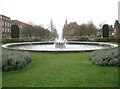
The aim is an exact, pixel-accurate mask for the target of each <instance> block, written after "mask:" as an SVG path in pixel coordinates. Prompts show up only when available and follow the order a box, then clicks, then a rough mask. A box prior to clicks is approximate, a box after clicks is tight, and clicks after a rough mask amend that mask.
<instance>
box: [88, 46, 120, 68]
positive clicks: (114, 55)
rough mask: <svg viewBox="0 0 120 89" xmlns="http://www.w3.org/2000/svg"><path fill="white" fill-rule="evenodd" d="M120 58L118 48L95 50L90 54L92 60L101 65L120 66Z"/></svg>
mask: <svg viewBox="0 0 120 89" xmlns="http://www.w3.org/2000/svg"><path fill="white" fill-rule="evenodd" d="M119 58H120V55H119V54H118V49H117V48H115V49H107V50H100V51H95V52H93V53H92V54H91V56H90V60H91V61H92V62H93V63H95V64H96V65H100V66H118V67H120V61H119Z"/></svg>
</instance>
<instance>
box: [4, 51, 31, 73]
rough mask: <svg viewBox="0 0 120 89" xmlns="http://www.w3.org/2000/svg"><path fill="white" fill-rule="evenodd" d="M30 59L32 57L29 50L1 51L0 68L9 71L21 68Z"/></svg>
mask: <svg viewBox="0 0 120 89" xmlns="http://www.w3.org/2000/svg"><path fill="white" fill-rule="evenodd" d="M31 61H32V57H31V55H30V53H29V52H25V51H12V50H5V49H4V50H3V51H2V70H3V71H10V70H15V69H21V68H23V67H24V66H25V65H26V64H28V63H30V62H31Z"/></svg>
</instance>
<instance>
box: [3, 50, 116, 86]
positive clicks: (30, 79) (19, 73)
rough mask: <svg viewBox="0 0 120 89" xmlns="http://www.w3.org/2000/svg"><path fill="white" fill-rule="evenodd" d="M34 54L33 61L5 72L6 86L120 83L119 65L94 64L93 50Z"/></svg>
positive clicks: (4, 83) (103, 84)
mask: <svg viewBox="0 0 120 89" xmlns="http://www.w3.org/2000/svg"><path fill="white" fill-rule="evenodd" d="M31 54H32V63H30V64H28V65H27V66H26V67H25V68H23V69H22V70H16V71H10V72H3V81H2V83H3V87H117V86H118V68H117V67H101V66H97V65H95V64H92V62H91V61H90V60H89V52H80V53H65V54H51V53H39V52H32V53H31Z"/></svg>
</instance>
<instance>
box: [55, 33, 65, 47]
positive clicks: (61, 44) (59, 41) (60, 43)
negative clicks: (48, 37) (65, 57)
mask: <svg viewBox="0 0 120 89" xmlns="http://www.w3.org/2000/svg"><path fill="white" fill-rule="evenodd" d="M54 45H55V48H60V49H61V48H65V45H66V40H65V39H63V38H62V35H59V36H58V39H57V38H56V39H55V42H54Z"/></svg>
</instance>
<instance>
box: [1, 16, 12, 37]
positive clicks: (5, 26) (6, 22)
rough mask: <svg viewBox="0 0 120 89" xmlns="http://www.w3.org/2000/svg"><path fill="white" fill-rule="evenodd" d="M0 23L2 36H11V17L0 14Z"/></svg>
mask: <svg viewBox="0 0 120 89" xmlns="http://www.w3.org/2000/svg"><path fill="white" fill-rule="evenodd" d="M0 19H1V20H0V23H1V24H2V38H3V39H9V38H11V18H10V17H7V16H5V15H1V14H0Z"/></svg>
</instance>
